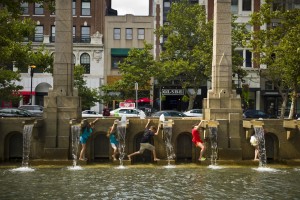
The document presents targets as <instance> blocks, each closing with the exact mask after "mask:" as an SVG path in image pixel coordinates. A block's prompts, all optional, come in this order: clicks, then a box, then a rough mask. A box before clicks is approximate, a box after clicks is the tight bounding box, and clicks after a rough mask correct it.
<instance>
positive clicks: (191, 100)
mask: <svg viewBox="0 0 300 200" xmlns="http://www.w3.org/2000/svg"><path fill="white" fill-rule="evenodd" d="M197 91H198V89H197V90H195V89H194V92H193V94H192V93H190V92H187V94H188V96H189V106H188V110H191V109H193V107H194V102H195V99H196V96H197Z"/></svg>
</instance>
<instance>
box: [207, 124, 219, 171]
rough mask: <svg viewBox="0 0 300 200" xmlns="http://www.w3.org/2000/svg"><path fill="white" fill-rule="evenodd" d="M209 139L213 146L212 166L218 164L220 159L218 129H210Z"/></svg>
mask: <svg viewBox="0 0 300 200" xmlns="http://www.w3.org/2000/svg"><path fill="white" fill-rule="evenodd" d="M209 133H210V134H209V139H210V144H211V164H212V165H216V164H217V157H218V128H217V127H209Z"/></svg>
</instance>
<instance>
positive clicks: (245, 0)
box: [242, 0, 252, 11]
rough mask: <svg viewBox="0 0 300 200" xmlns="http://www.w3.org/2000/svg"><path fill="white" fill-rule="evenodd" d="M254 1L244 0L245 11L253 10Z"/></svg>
mask: <svg viewBox="0 0 300 200" xmlns="http://www.w3.org/2000/svg"><path fill="white" fill-rule="evenodd" d="M251 4H252V1H251V0H243V5H242V8H243V11H251V7H252V5H251Z"/></svg>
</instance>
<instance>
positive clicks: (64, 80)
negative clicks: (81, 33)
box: [44, 0, 81, 159]
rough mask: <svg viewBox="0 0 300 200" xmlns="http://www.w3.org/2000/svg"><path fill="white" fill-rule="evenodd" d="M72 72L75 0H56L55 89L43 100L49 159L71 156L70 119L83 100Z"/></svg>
mask: <svg viewBox="0 0 300 200" xmlns="http://www.w3.org/2000/svg"><path fill="white" fill-rule="evenodd" d="M73 71H74V64H73V16H72V1H71V0H56V2H55V53H54V68H53V88H51V89H50V90H49V93H48V96H46V97H45V100H44V105H45V110H44V118H45V120H44V122H45V148H44V157H45V158H46V159H47V158H48V159H68V158H69V154H70V152H69V149H70V125H69V121H70V119H78V118H79V117H80V116H81V114H80V112H81V103H80V98H79V97H78V92H77V90H76V89H74V75H73Z"/></svg>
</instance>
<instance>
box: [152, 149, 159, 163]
mask: <svg viewBox="0 0 300 200" xmlns="http://www.w3.org/2000/svg"><path fill="white" fill-rule="evenodd" d="M152 153H153V159H154V161H158V160H159V159H158V158H157V157H156V151H155V149H153V150H152Z"/></svg>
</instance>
